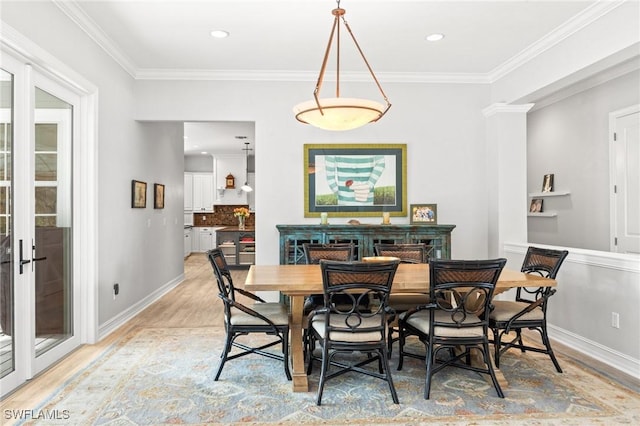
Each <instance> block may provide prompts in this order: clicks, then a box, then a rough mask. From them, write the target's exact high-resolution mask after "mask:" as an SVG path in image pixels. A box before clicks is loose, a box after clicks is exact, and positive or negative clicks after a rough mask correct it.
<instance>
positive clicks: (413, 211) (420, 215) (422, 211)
mask: <svg viewBox="0 0 640 426" xmlns="http://www.w3.org/2000/svg"><path fill="white" fill-rule="evenodd" d="M409 212H410V215H411V224H419V223H420V224H429V225H437V224H438V205H437V204H411V208H410V209H409Z"/></svg>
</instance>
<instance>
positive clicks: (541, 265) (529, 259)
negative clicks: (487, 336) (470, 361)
mask: <svg viewBox="0 0 640 426" xmlns="http://www.w3.org/2000/svg"><path fill="white" fill-rule="evenodd" d="M568 255H569V252H568V251H567V250H551V249H544V248H538V247H529V248H528V249H527V254H526V255H525V257H524V260H523V262H522V268H521V269H520V270H521V271H522V272H524V273H527V274H535V275H539V276H541V277H547V278H553V279H555V278H556V275H557V274H558V271H559V270H560V266H562V263H563V262H564V259H565V258H566V257H567V256H568ZM555 293H556V289H555V288H552V287H535V288H527V287H518V289H517V290H516V297H515V300H495V301H493V310H492V311H491V312H489V328H491V330H492V331H493V344H494V348H495V355H494V359H495V363H496V367H498V368H499V367H500V357H501V356H502V354H504V353H505V352H506V351H507V350H509V349H510V348H519V349H520V350H521V351H522V352H525V351H526V350H529V351H532V352H540V353H544V354H547V355H549V357H550V358H551V361H552V362H553V365H554V366H555V367H556V371H558V373H562V368H560V364H559V363H558V360H557V359H556V356H555V355H554V353H553V349H551V342H550V341H549V335H548V333H547V306H548V303H549V298H550V297H551V296H553V295H554V294H555ZM523 329H529V330H535V331H537V332H538V333H540V337H541V338H542V344H543V345H544V348H539V347H535V346H532V345H526V344H524V343H523V341H522V330H523ZM511 332H515V336H514V337H513V339H511V340H509V341H507V342H504V341H502V339H503V338H505V337H507V336H508V335H509V333H511Z"/></svg>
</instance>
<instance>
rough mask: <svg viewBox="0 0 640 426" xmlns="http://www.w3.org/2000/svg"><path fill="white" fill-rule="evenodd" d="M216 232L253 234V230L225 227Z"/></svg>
mask: <svg viewBox="0 0 640 426" xmlns="http://www.w3.org/2000/svg"><path fill="white" fill-rule="evenodd" d="M218 231H222V232H255V231H256V229H255V228H249V227H246V228H244V229H238V227H237V226H225V227H224V228H218Z"/></svg>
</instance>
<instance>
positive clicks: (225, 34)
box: [210, 30, 229, 38]
mask: <svg viewBox="0 0 640 426" xmlns="http://www.w3.org/2000/svg"><path fill="white" fill-rule="evenodd" d="M210 34H211V37H214V38H226V37H229V32H228V31H224V30H213V31H211V33H210Z"/></svg>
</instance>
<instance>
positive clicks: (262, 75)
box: [52, 0, 627, 84]
mask: <svg viewBox="0 0 640 426" xmlns="http://www.w3.org/2000/svg"><path fill="white" fill-rule="evenodd" d="M625 1H627V0H610V1H609V0H608V1H598V2H597V3H595V4H593V5H592V6H590V7H588V8H587V9H585V10H583V11H582V12H580V13H579V14H577V15H576V16H574V17H573V18H571V19H569V20H568V21H567V22H565V23H564V24H562V25H561V26H559V27H558V28H556V29H555V30H554V31H553V32H551V33H549V34H547V35H546V36H544V37H543V38H541V39H540V40H538V41H536V42H535V43H533V44H532V45H530V46H529V47H527V48H526V49H524V50H522V51H521V52H520V53H518V54H516V55H515V56H514V57H512V58H511V59H508V60H507V61H505V62H504V63H502V64H501V65H499V66H497V67H496V68H494V69H493V70H492V71H490V72H488V73H418V72H390V73H383V72H381V73H376V76H377V77H378V79H379V80H381V81H385V82H389V83H439V84H447V83H450V84H492V83H494V82H496V81H497V80H499V79H500V78H502V77H504V76H505V75H507V74H509V73H510V72H512V71H513V70H515V69H517V68H518V67H520V66H522V65H524V64H525V63H527V62H529V61H530V60H532V59H533V58H535V57H536V56H538V55H540V54H541V53H543V52H545V51H546V50H548V49H550V48H552V47H553V46H555V45H556V44H558V43H560V42H561V41H563V40H564V39H566V38H567V37H569V36H571V35H572V34H574V33H575V32H577V31H579V30H581V29H582V28H584V27H586V26H588V25H589V24H591V23H592V22H594V21H596V20H597V19H599V18H600V17H602V16H604V15H606V14H607V13H609V12H610V11H611V10H613V9H615V8H617V7H619V6H620V5H622V4H623V3H624V2H625ZM52 2H53V3H54V4H55V5H56V6H57V7H58V8H59V9H60V10H61V11H62V12H64V13H65V14H66V15H67V16H68V17H69V18H70V19H71V20H72V21H73V22H74V23H75V24H76V25H78V27H80V28H81V29H82V30H83V31H84V32H85V33H86V34H87V35H88V36H89V37H91V39H93V40H94V41H95V42H96V43H97V44H98V46H99V47H100V48H102V49H103V50H104V51H105V52H106V53H107V54H108V55H109V56H111V57H112V58H113V59H114V60H115V61H116V62H117V63H118V64H119V65H120V66H121V67H122V68H123V69H124V70H125V71H126V72H127V73H129V74H130V75H131V76H132V77H133V78H135V79H137V80H213V81H316V80H317V72H315V71H314V72H311V71H286V70H284V71H271V70H260V71H254V70H226V71H223V70H189V69H152V68H139V67H137V66H136V64H135V63H134V61H133V60H132V59H131V58H129V57H128V56H127V55H126V54H125V53H124V52H123V51H122V50H121V49H120V48H119V47H118V45H117V44H116V43H114V42H113V40H111V38H109V36H108V35H107V34H105V33H104V31H102V29H100V27H99V26H98V25H97V24H96V23H95V21H93V20H92V19H91V18H90V17H89V16H87V15H86V14H85V13H84V11H83V10H82V9H81V8H80V7H79V6H78V4H77V0H52ZM340 78H341V80H343V81H356V82H357V81H370V80H371V75H370V74H369V73H366V72H361V73H346V72H345V73H341V74H340ZM327 79H329V80H331V77H330V76H327ZM334 80H335V78H334Z"/></svg>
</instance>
